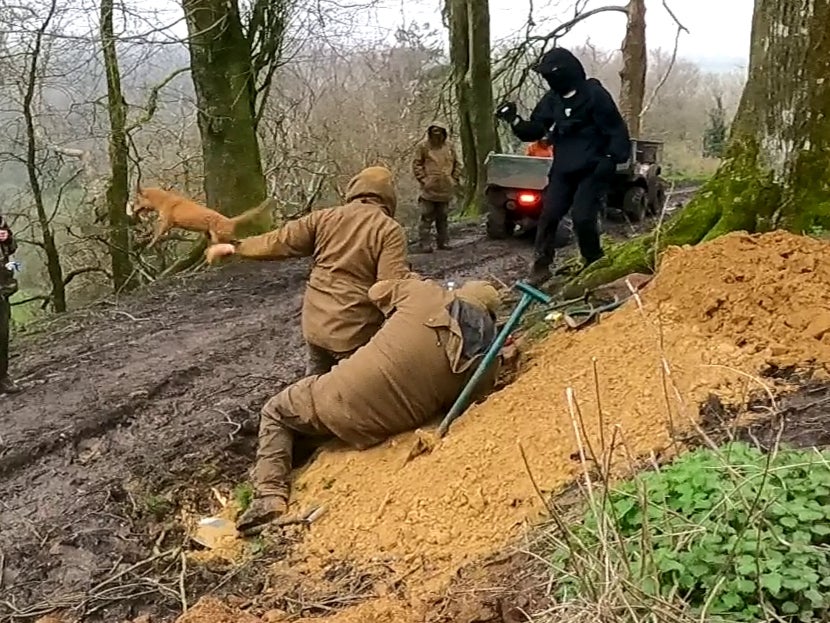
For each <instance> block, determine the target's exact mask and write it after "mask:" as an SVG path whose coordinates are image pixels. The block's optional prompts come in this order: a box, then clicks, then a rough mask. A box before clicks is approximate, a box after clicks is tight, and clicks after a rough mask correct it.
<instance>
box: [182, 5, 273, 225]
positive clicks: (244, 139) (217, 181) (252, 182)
mask: <svg viewBox="0 0 830 623" xmlns="http://www.w3.org/2000/svg"><path fill="white" fill-rule="evenodd" d="M182 6H183V8H184V12H185V19H186V21H187V29H188V33H189V38H188V45H189V48H190V63H191V76H192V78H193V85H194V87H195V90H196V101H197V104H198V107H199V114H198V125H199V133H200V136H201V139H202V158H203V161H204V173H205V181H204V187H205V196H206V198H207V204H208V205H209V206H210V207H212V208H214V209H216V210H218V211H220V212H222V213H223V214H226V215H228V216H232V215H236V214H239V213H241V212H243V211H244V210H246V209H248V208H251V207H253V206H255V205H257V204H259V203H260V202H262V201H263V200H264V199H265V196H266V184H265V177H264V176H263V173H262V162H261V159H260V153H259V143H258V141H257V135H256V123H255V118H256V113H255V101H254V100H255V91H256V89H255V84H254V76H253V70H252V67H251V49H250V44H249V42H248V40H247V39H246V37H245V34H244V32H243V30H242V23H241V20H240V16H239V6H238V2H237V0H182ZM268 225H270V216H269V215H263V219H262V220H261V221H260V222H258V223H254V224H253V225H252V226H251V227H249V228H246V231H245V233H252V232H254V231H261V230H262V229H264V228H266V227H267V226H268Z"/></svg>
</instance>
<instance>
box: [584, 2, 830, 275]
mask: <svg viewBox="0 0 830 623" xmlns="http://www.w3.org/2000/svg"><path fill="white" fill-rule="evenodd" d="M828 24H830V0H799V1H797V2H796V3H795V4H794V3H793V0H755V12H754V15H753V23H752V43H751V48H750V58H749V76H748V80H747V84H746V87H745V88H744V93H743V96H742V98H741V102H740V105H739V107H738V111H737V113H736V115H735V120H734V122H733V124H732V129H731V134H730V137H729V145H728V147H727V150H726V155H725V158H724V160H723V162H722V164H721V166H720V167H719V169H718V171H717V172H716V173H715V175H714V176H713V177H712V179H711V180H710V181H709V182H708V183H706V184H705V185H704V187H703V189H702V190H701V191H700V192H699V193H698V195H697V196H696V197H695V198H694V199H693V200H692V201H691V202H690V203H689V205H688V206H687V207H686V208H685V209H684V210H683V211H682V212H680V213H679V214H677V215H676V216H675V217H673V218H672V219H671V220H670V221H669V222H668V223H667V224H666V226H665V227H664V228H663V230H662V231H661V232H655V233H652V234H649V235H646V236H643V237H641V238H637V239H635V240H633V241H631V242H628V243H624V244H622V245H619V246H618V247H616V248H615V249H612V250H611V252H610V253H609V254H608V257H607V258H606V259H604V260H602V261H600V262H598V263H597V264H596V265H595V266H593V267H591V269H589V270H588V271H586V272H585V273H584V274H583V275H582V276H581V277H580V278H578V279H577V280H576V281H575V282H574V283H573V284H572V285H573V286H576V287H579V288H582V287H586V286H587V287H592V286H595V285H597V284H599V283H604V282H607V281H611V280H613V279H617V278H619V277H622V276H624V275H626V274H629V273H631V272H634V271H648V270H650V269H652V268H653V266H654V260H655V255H656V253H657V252H659V251H660V250H662V249H663V248H665V247H666V246H667V245H684V244H696V243H698V242H702V241H706V240H711V239H712V238H715V237H717V236H720V235H722V234H725V233H728V232H730V231H736V230H745V231H748V232H762V231H768V230H772V229H787V230H789V231H792V232H795V233H805V232H809V231H811V230H814V229H823V230H827V229H830V188H829V187H828V186H827V184H826V181H825V180H826V178H827V171H828V170H830V80H828V79H827V76H828V75H830V37H828V36H827V28H828V27H827V25H828Z"/></svg>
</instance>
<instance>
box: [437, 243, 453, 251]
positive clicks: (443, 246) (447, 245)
mask: <svg viewBox="0 0 830 623" xmlns="http://www.w3.org/2000/svg"><path fill="white" fill-rule="evenodd" d="M450 249H452V245H451V244H450V243H449V242H439V243H438V250H439V251H449V250H450Z"/></svg>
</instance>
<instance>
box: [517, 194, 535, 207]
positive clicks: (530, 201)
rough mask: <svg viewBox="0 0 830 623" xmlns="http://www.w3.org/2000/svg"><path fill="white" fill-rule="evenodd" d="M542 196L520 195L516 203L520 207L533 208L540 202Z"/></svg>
mask: <svg viewBox="0 0 830 623" xmlns="http://www.w3.org/2000/svg"><path fill="white" fill-rule="evenodd" d="M539 198H540V196H539V195H538V194H537V193H519V196H518V197H517V198H516V201H517V202H518V204H519V205H520V206H525V207H527V206H532V205H535V204H536V203H538V202H539Z"/></svg>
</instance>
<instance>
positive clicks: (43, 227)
mask: <svg viewBox="0 0 830 623" xmlns="http://www.w3.org/2000/svg"><path fill="white" fill-rule="evenodd" d="M56 9H57V0H52V2H51V5H50V8H49V13H48V15H47V16H46V19H44V20H43V23H42V24H41V26H40V28H39V29H38V31H37V32H36V33H35V38H34V41H33V43H32V54H31V63H30V65H29V67H28V71H27V76H26V84H25V87H26V88H25V91H24V93H23V121H24V124H25V126H26V172H27V175H28V178H29V187H30V189H31V191H32V198H33V199H34V202H35V210H36V212H37V221H38V225H39V227H40V235H41V238H42V241H41V243H40V246H41V248H42V249H43V252H44V254H45V255H46V270H47V272H48V273H49V282H50V284H51V286H52V292H51V294H50V299H51V301H52V306H53V308H54V310H55V311H56V312H65V311H66V286H65V285H64V280H63V266H61V258H60V254H59V253H58V246H57V244H56V242H55V234H54V232H53V231H52V222H51V219H50V217H49V215H48V214H47V212H46V205H45V204H44V201H43V188H42V187H41V185H40V178H39V177H38V174H39V172H38V162H37V134H36V131H35V119H34V111H33V110H32V108H33V102H34V98H35V92H36V90H37V81H38V64H39V63H40V53H41V51H42V49H43V37H44V35H45V33H46V30H47V29H48V28H49V24H50V23H51V21H52V18H53V17H54V15H55V11H56Z"/></svg>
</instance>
